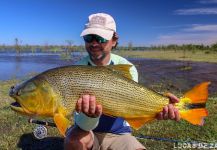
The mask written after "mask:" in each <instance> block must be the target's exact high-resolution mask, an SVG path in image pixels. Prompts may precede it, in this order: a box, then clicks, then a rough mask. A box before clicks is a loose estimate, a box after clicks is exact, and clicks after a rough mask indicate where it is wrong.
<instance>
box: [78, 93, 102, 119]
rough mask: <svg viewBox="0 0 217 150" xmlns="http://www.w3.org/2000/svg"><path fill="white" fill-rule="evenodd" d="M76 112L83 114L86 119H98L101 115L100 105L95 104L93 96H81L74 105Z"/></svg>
mask: <svg viewBox="0 0 217 150" xmlns="http://www.w3.org/2000/svg"><path fill="white" fill-rule="evenodd" d="M76 111H77V112H83V113H84V114H85V115H87V116H88V117H93V118H95V117H99V116H100V115H102V105H98V104H97V103H96V97H95V96H93V95H83V96H81V97H80V98H79V99H78V101H77V103H76Z"/></svg>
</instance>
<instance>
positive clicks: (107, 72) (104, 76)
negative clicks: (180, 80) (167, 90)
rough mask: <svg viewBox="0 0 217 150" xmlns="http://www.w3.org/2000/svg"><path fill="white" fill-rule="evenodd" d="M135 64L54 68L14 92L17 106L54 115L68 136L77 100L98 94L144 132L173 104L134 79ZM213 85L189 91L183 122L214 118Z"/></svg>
mask: <svg viewBox="0 0 217 150" xmlns="http://www.w3.org/2000/svg"><path fill="white" fill-rule="evenodd" d="M130 67H131V66H130V65H114V66H107V67H103V66H97V67H94V66H65V67H59V68H54V69H50V70H48V71H45V72H43V73H41V74H39V75H37V76H35V77H33V78H32V79H30V80H28V81H26V82H23V83H21V84H19V85H17V86H15V87H12V88H11V90H10V94H9V95H10V96H11V97H13V98H14V99H15V101H16V102H14V103H12V104H11V108H12V109H13V110H14V111H16V112H19V113H21V114H24V115H29V116H45V117H53V119H54V122H55V124H56V126H57V128H58V129H59V131H60V133H61V134H62V135H65V131H66V129H67V127H69V125H71V124H72V121H69V119H67V118H68V116H70V115H72V113H73V111H74V108H75V104H76V100H78V98H79V97H80V96H81V95H82V94H91V95H95V96H96V100H97V103H99V104H101V105H102V106H103V113H104V114H107V115H109V116H118V117H123V118H125V119H126V120H127V121H128V122H129V124H130V125H131V126H132V127H133V128H134V129H138V128H140V127H141V126H142V125H144V124H145V123H147V122H149V121H152V120H154V119H155V116H156V114H157V113H159V112H160V111H162V108H163V107H164V106H166V105H167V104H168V103H169V99H168V98H167V97H166V96H163V95H161V94H158V93H156V92H154V91H152V90H150V89H148V88H146V87H144V86H142V85H140V84H138V83H136V82H134V81H133V80H131V79H130V78H131V76H130V74H129V69H130ZM208 85H209V82H203V83H201V84H199V85H197V86H195V87H194V88H193V89H192V90H190V91H189V92H187V93H186V94H185V95H184V97H182V98H181V99H180V102H179V103H177V104H176V105H175V107H177V108H178V109H179V112H180V116H181V118H182V119H185V120H187V121H189V122H190V123H192V124H194V125H202V124H203V118H204V117H205V116H207V115H208V113H207V110H206V109H205V108H204V107H205V103H206V100H207V96H208Z"/></svg>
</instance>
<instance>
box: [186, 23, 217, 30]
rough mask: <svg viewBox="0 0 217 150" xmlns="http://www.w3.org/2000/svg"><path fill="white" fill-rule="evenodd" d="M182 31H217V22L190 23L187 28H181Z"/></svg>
mask: <svg viewBox="0 0 217 150" xmlns="http://www.w3.org/2000/svg"><path fill="white" fill-rule="evenodd" d="M183 31H188V32H198V31H201V32H203V31H206V32H217V24H213V25H192V26H191V27H189V28H185V29H183Z"/></svg>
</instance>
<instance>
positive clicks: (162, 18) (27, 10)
mask: <svg viewBox="0 0 217 150" xmlns="http://www.w3.org/2000/svg"><path fill="white" fill-rule="evenodd" d="M96 12H106V13H109V14H110V15H112V16H113V17H114V19H115V20H116V23H117V32H118V34H119V36H120V39H119V43H120V45H127V44H128V43H129V42H132V43H133V45H134V46H149V45H161V44H164V45H166V44H189V43H193V44H212V43H215V42H217V0H1V1H0V44H7V45H11V44H14V39H15V38H18V39H20V40H21V44H40V45H44V44H58V45H59V44H66V40H71V41H73V43H74V44H76V45H80V44H84V43H83V40H82V38H81V37H80V33H81V31H82V29H83V27H84V24H85V22H86V21H87V17H88V15H90V14H92V13H96Z"/></svg>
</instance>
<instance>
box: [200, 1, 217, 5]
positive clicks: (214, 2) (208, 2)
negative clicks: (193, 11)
mask: <svg viewBox="0 0 217 150" xmlns="http://www.w3.org/2000/svg"><path fill="white" fill-rule="evenodd" d="M199 3H201V4H217V0H200V1H199Z"/></svg>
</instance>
